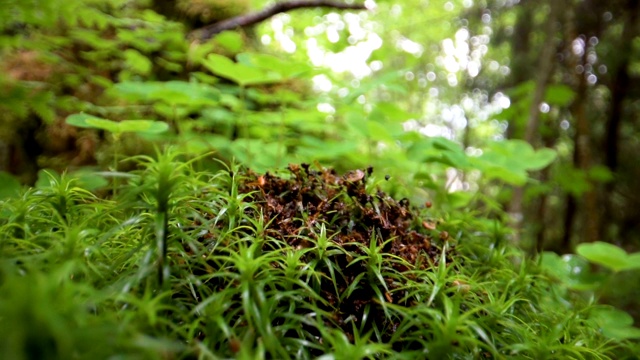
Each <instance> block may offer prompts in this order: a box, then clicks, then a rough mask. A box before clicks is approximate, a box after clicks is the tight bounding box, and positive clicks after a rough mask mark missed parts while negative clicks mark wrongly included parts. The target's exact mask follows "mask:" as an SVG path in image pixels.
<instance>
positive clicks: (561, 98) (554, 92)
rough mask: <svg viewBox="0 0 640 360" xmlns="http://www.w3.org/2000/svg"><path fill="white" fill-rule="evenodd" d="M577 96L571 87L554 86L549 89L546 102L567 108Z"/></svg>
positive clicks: (545, 98)
mask: <svg viewBox="0 0 640 360" xmlns="http://www.w3.org/2000/svg"><path fill="white" fill-rule="evenodd" d="M575 96H576V93H575V91H573V90H572V89H571V88H570V87H569V86H567V85H562V84H553V85H549V86H548V87H547V89H546V93H545V97H544V101H546V102H547V103H549V104H550V105H557V106H567V105H569V104H571V102H572V101H573V99H574V98H575Z"/></svg>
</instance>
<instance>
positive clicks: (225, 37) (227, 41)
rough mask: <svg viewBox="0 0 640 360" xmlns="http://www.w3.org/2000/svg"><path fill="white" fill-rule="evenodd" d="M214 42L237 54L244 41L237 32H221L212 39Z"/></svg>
mask: <svg viewBox="0 0 640 360" xmlns="http://www.w3.org/2000/svg"><path fill="white" fill-rule="evenodd" d="M214 41H215V42H216V43H217V44H218V45H220V46H222V47H223V48H225V49H226V50H228V51H231V52H233V53H237V52H239V51H240V50H242V47H243V46H244V39H243V38H242V35H240V33H238V32H237V31H223V32H221V33H220V34H218V35H217V36H216V37H215V38H214Z"/></svg>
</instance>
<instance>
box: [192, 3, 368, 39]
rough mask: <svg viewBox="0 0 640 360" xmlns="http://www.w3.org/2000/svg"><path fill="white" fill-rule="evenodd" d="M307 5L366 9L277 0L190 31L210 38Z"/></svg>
mask: <svg viewBox="0 0 640 360" xmlns="http://www.w3.org/2000/svg"><path fill="white" fill-rule="evenodd" d="M309 7H329V8H334V9H341V10H367V7H366V6H364V4H346V3H343V2H338V1H332V0H291V1H281V2H277V3H275V4H273V5H271V6H269V7H266V8H264V9H262V10H260V11H256V12H252V13H248V14H244V15H239V16H236V17H232V18H230V19H226V20H223V21H219V22H217V23H214V24H211V25H207V26H204V27H201V28H199V29H196V30H194V31H192V32H191V37H194V38H199V39H200V40H203V41H204V40H207V39H210V38H211V37H212V36H214V35H216V34H219V33H221V32H223V31H225V30H232V29H236V28H238V27H243V26H249V25H253V24H257V23H259V22H262V21H264V20H266V19H268V18H270V17H272V16H274V15H276V14H279V13H283V12H287V11H290V10H294V9H300V8H309Z"/></svg>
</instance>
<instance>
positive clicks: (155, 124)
mask: <svg viewBox="0 0 640 360" xmlns="http://www.w3.org/2000/svg"><path fill="white" fill-rule="evenodd" d="M66 122H67V124H69V125H73V126H77V127H82V128H90V129H101V130H106V131H109V132H112V133H114V134H120V133H123V132H136V133H145V134H159V133H162V132H165V131H167V130H168V129H169V125H168V124H167V123H165V122H162V121H153V120H123V121H120V122H116V121H111V120H107V119H102V118H99V117H95V116H92V115H87V114H82V113H81V114H73V115H70V116H68V117H67V120H66Z"/></svg>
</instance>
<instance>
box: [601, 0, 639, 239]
mask: <svg viewBox="0 0 640 360" xmlns="http://www.w3.org/2000/svg"><path fill="white" fill-rule="evenodd" d="M626 9H627V10H628V11H627V12H626V13H627V19H626V21H625V22H624V29H623V30H622V36H621V37H620V43H619V44H618V49H620V51H619V58H618V59H617V60H618V61H617V62H616V64H615V67H614V68H612V69H611V72H612V73H613V76H612V81H611V84H610V85H609V88H610V91H611V102H610V105H609V114H608V117H607V120H606V125H605V138H604V151H605V166H607V167H608V168H609V170H611V171H612V172H615V171H616V170H617V169H618V154H619V152H620V150H619V146H618V144H619V142H620V127H621V123H622V119H623V117H624V102H625V100H626V98H627V96H629V90H630V87H631V84H632V81H631V78H630V75H629V63H630V57H631V56H632V44H633V39H634V38H635V37H636V36H637V35H638V24H637V22H638V15H639V14H638V13H639V12H640V1H638V0H629V1H627V6H626ZM613 192H614V183H613V182H610V183H608V184H607V185H606V186H605V194H606V195H605V199H606V200H605V204H604V205H605V210H606V211H605V212H604V216H603V224H609V223H610V222H611V221H610V220H611V217H612V214H613V211H614V204H613V203H612V199H613V198H614V197H613V196H611V195H612V193H613ZM604 230H605V226H603V227H602V228H601V231H602V234H601V237H602V238H603V239H604V238H605V237H606V231H604ZM607 240H612V239H607Z"/></svg>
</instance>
